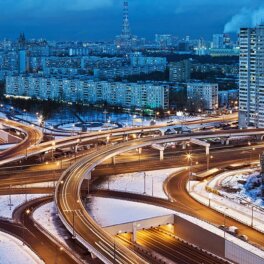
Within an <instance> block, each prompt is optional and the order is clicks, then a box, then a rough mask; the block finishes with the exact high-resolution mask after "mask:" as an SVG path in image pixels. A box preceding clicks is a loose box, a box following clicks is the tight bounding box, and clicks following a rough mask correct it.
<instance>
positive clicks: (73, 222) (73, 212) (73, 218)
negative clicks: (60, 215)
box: [72, 210, 76, 239]
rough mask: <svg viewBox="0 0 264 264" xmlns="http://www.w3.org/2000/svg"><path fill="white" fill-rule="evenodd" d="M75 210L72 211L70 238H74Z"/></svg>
mask: <svg viewBox="0 0 264 264" xmlns="http://www.w3.org/2000/svg"><path fill="white" fill-rule="evenodd" d="M75 238H76V236H75V211H74V210H73V211H72V239H75Z"/></svg>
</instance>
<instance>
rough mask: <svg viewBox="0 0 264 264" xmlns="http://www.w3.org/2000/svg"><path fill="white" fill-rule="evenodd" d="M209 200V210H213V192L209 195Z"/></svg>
mask: <svg viewBox="0 0 264 264" xmlns="http://www.w3.org/2000/svg"><path fill="white" fill-rule="evenodd" d="M208 199H209V208H211V200H212V199H213V194H212V193H211V192H210V193H209V194H208Z"/></svg>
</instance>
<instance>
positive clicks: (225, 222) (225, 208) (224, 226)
mask: <svg viewBox="0 0 264 264" xmlns="http://www.w3.org/2000/svg"><path fill="white" fill-rule="evenodd" d="M227 210H228V208H227V207H226V208H225V210H224V239H225V236H226V211H227Z"/></svg>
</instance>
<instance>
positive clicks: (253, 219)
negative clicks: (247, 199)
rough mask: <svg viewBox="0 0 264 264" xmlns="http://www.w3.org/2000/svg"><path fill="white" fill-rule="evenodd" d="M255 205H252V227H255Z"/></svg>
mask: <svg viewBox="0 0 264 264" xmlns="http://www.w3.org/2000/svg"><path fill="white" fill-rule="evenodd" d="M254 207H255V206H254V205H252V213H251V227H254Z"/></svg>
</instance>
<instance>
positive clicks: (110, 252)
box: [0, 120, 264, 263]
mask: <svg viewBox="0 0 264 264" xmlns="http://www.w3.org/2000/svg"><path fill="white" fill-rule="evenodd" d="M3 122H12V124H9V125H12V126H17V127H19V129H21V130H23V131H24V132H25V134H26V135H27V136H26V138H25V140H24V141H22V143H21V144H20V145H18V146H17V147H16V148H13V149H10V150H8V151H5V152H3V153H2V154H1V162H2V164H5V168H7V166H8V164H9V163H10V160H12V162H14V161H19V160H23V161H25V158H29V157H31V156H32V157H33V156H36V155H39V154H40V153H45V152H47V151H54V149H56V148H59V147H65V146H71V147H72V146H75V145H77V144H78V145H81V144H87V143H88V142H91V145H92V146H93V147H92V148H91V149H90V150H88V151H87V152H85V153H87V154H85V156H84V157H79V156H78V155H77V157H76V156H75V157H72V158H71V159H69V158H68V159H67V160H68V161H66V162H64V165H63V166H61V164H59V160H57V161H55V162H52V161H49V164H46V163H44V164H43V165H37V166H35V165H32V166H29V167H24V168H23V167H22V168H21V169H20V168H17V169H16V170H14V173H13V174H12V175H8V174H7V173H6V171H7V170H6V169H3V170H0V176H1V181H0V192H1V193H2V194H5V192H6V193H8V191H9V189H7V188H8V187H10V185H23V184H29V183H36V182H43V181H51V180H52V181H53V180H58V183H57V186H56V190H55V201H56V204H57V208H58V212H59V216H60V218H61V221H62V222H63V223H64V225H65V226H66V228H67V229H68V231H69V232H71V233H72V235H73V237H74V238H77V240H79V242H80V243H81V244H83V245H84V246H85V247H86V248H88V249H89V251H90V252H92V253H93V255H96V256H97V257H99V259H101V260H102V261H103V262H105V263H114V262H116V263H147V262H148V261H147V260H146V259H144V256H140V255H138V254H136V253H134V252H133V251H132V250H130V249H129V248H128V247H126V246H124V245H123V244H122V243H121V242H120V243H119V242H116V240H115V239H114V238H113V237H111V236H110V235H108V234H107V233H105V232H104V231H103V230H102V229H101V227H100V226H98V225H97V223H95V222H94V220H93V219H92V218H91V217H90V215H89V214H88V213H87V211H86V210H85V206H84V204H83V202H82V195H81V189H82V190H83V191H84V189H85V187H84V186H83V187H82V182H83V180H84V178H85V177H89V176H90V174H91V175H92V176H93V181H96V180H99V181H100V180H103V179H104V177H103V176H109V175H113V174H116V173H125V172H131V171H138V170H139V169H140V170H151V169H152V170H153V169H154V168H155V169H156V168H164V167H168V166H169V167H177V166H184V165H186V160H184V153H186V151H179V152H178V153H175V151H174V153H172V154H170V153H169V154H168V158H167V159H165V160H164V161H157V155H156V153H157V154H158V152H157V151H156V153H154V154H153V151H147V153H146V154H143V155H142V157H140V160H137V159H138V157H137V158H135V159H133V158H132V159H131V160H130V157H131V156H133V154H131V153H133V151H135V150H136V149H139V148H143V147H147V148H148V147H149V146H151V145H152V144H154V143H159V144H163V143H167V142H172V141H179V142H181V141H188V140H189V139H190V136H193V137H195V138H205V137H207V138H209V137H213V136H214V135H215V134H216V132H215V133H214V132H202V133H196V134H194V135H178V136H175V135H172V136H163V137H160V136H157V131H158V129H159V128H158V127H152V128H151V129H150V128H146V130H145V131H144V128H140V129H139V128H134V129H127V128H126V129H118V130H116V131H108V132H102V133H99V134H97V135H94V134H90V135H88V136H87V135H78V136H74V137H71V138H65V139H62V140H57V141H52V142H46V143H41V144H40V141H41V139H42V137H43V135H42V133H41V132H39V130H38V129H35V128H34V127H32V126H25V125H21V124H20V125H19V124H18V123H16V122H14V121H6V120H4V121H3ZM153 132H155V137H153V136H150V135H149V133H153ZM136 133H139V134H140V136H141V137H140V138H138V139H134V140H128V141H126V140H124V137H125V136H126V135H127V134H132V135H133V134H136ZM144 133H146V136H144ZM219 134H220V135H221V134H223V135H224V136H225V137H228V136H230V135H232V134H234V135H241V134H242V135H247V134H250V135H254V134H259V135H263V134H264V131H262V130H252V131H229V132H226V131H218V132H217V135H219ZM114 137H115V138H120V141H121V142H120V143H118V144H114V145H112V144H106V146H100V143H99V139H101V138H102V139H106V140H107V142H106V143H108V141H110V143H111V140H112V138H114ZM124 141H125V142H124ZM54 142H55V143H54ZM98 145H99V146H98ZM25 148H26V152H25ZM257 148H258V152H257V153H260V152H261V151H263V150H264V146H262V145H261V144H260V145H258V146H257ZM226 150H227V149H226V148H225V147H223V148H219V149H218V148H215V149H213V148H212V153H213V160H212V161H211V166H214V167H225V166H228V165H229V164H231V163H234V162H241V161H242V162H245V161H248V157H249V152H250V147H249V146H242V147H237V148H233V149H228V151H229V152H230V153H232V157H231V158H230V156H228V157H227V156H226V155H225V153H226ZM192 151H193V152H194V153H195V155H194V157H195V159H196V160H197V161H198V162H199V165H197V166H196V167H195V170H197V171H203V170H206V164H205V162H204V161H205V154H204V153H202V152H201V150H197V153H196V151H195V150H192ZM134 153H135V152H134ZM143 153H144V149H143ZM257 153H254V154H253V157H252V160H253V159H254V158H255V157H257ZM175 154H176V156H177V157H176V159H175ZM116 155H121V156H120V158H118V159H119V160H118V163H117V164H116V165H115V166H110V165H109V164H102V163H103V162H104V161H106V160H109V159H110V158H111V157H113V156H116ZM134 156H135V155H134ZM62 159H63V158H62ZM5 161H6V162H5ZM128 161H129V162H128ZM71 164H72V165H71ZM67 167H68V169H67V170H65V169H66V168H67ZM51 172H52V173H51ZM40 177H41V178H40ZM187 179H188V176H187V173H186V172H181V173H179V174H177V175H172V177H170V178H169V179H168V181H166V190H167V192H168V195H169V197H171V199H172V200H173V202H171V201H165V200H162V199H157V198H153V197H146V196H143V195H142V196H141V195H133V194H127V193H118V192H111V191H97V190H93V195H95V196H103V197H113V198H118V199H125V200H133V201H138V202H143V203H149V204H154V205H159V206H162V207H166V208H170V209H173V210H175V211H180V212H184V213H187V214H189V215H193V216H195V217H198V218H200V219H203V220H206V221H209V222H211V223H213V224H215V225H221V224H222V223H223V215H221V214H219V213H216V212H215V211H213V210H211V209H210V208H208V207H205V206H202V205H201V204H199V203H198V202H196V201H194V200H193V199H192V198H191V197H190V196H189V195H188V194H187V192H186V182H187ZM13 191H14V189H12V193H14V192H17V193H24V192H25V189H24V188H23V187H21V188H20V189H19V188H18V189H17V190H15V191H14V192H13ZM26 192H28V193H30V192H32V193H50V194H53V193H54V188H49V189H48V188H39V189H36V188H35V189H34V188H29V189H28V190H26ZM50 199H52V198H48V199H47V198H46V200H50ZM42 202H43V201H38V202H37V203H36V204H35V203H34V206H33V205H28V204H27V205H24V206H26V207H23V206H22V207H21V208H19V209H17V210H16V211H15V213H14V220H15V222H16V224H9V223H8V222H5V221H1V223H0V227H1V229H6V231H8V230H9V232H11V231H10V230H17V234H16V235H18V234H19V232H20V236H22V239H23V236H24V237H25V235H24V234H25V231H23V230H24V229H23V228H22V233H21V226H24V227H25V230H26V232H29V234H35V237H36V232H39V231H37V230H33V231H32V230H31V227H32V226H34V224H33V225H32V219H31V218H30V215H31V213H32V212H30V214H29V215H27V214H26V215H25V210H26V208H28V207H29V206H30V207H32V206H33V207H35V206H36V207H37V206H39V204H42ZM45 202H47V201H45ZM25 219H26V220H25ZM30 219H31V220H30ZM30 221H31V222H30ZM228 221H229V223H230V225H236V226H238V227H239V228H240V229H241V230H243V232H244V233H245V234H247V235H248V236H249V238H250V240H251V241H252V242H253V243H256V244H257V245H260V246H264V245H263V244H264V242H263V235H262V234H260V233H259V232H257V231H255V230H253V229H251V228H249V227H246V226H244V225H242V224H240V223H238V222H236V221H234V220H232V219H228ZM17 223H19V225H21V226H20V227H17V226H15V225H17ZM14 232H15V231H14ZM148 232H150V234H149V236H148V237H149V238H150V237H152V236H153V237H155V236H161V239H162V235H161V234H157V233H156V231H155V230H152V231H151V230H150V231H148ZM39 235H41V234H40V233H39ZM143 235H144V234H142V236H143ZM18 236H19V235H18ZM41 236H42V237H43V241H46V242H45V243H44V244H45V245H41V246H40V247H39V249H38V250H37V249H35V251H37V252H38V254H39V255H41V257H42V258H43V259H45V262H46V263H53V262H52V261H49V259H51V258H52V259H54V256H55V258H56V262H57V263H77V262H78V261H77V260H76V257H75V258H74V257H71V255H73V256H74V254H71V252H67V251H66V250H61V246H58V244H56V243H55V242H53V243H51V241H50V239H49V238H48V237H46V238H44V237H45V234H43V233H42V235H41ZM27 238H28V241H27V243H28V244H29V245H30V246H32V245H34V246H35V247H36V246H37V245H38V244H39V243H37V242H36V241H35V242H34V236H33V237H32V238H31V239H29V238H30V236H27ZM41 240H42V239H41ZM165 241H166V239H164V243H165ZM168 243H171V241H170V242H168ZM46 246H47V251H46V250H45V253H43V252H44V250H43V248H44V247H46ZM155 249H156V250H158V251H160V253H161V254H165V251H166V250H164V249H162V247H159V248H158V249H157V247H155ZM54 252H55V255H54ZM58 252H59V253H58ZM52 254H53V257H52ZM87 261H88V262H89V261H92V262H91V263H95V262H94V261H95V260H92V259H90V260H87ZM96 261H98V259H97V260H96ZM174 261H175V259H174ZM175 262H176V263H177V261H175ZM208 263H210V262H208ZM215 263H216V262H215Z"/></svg>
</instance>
